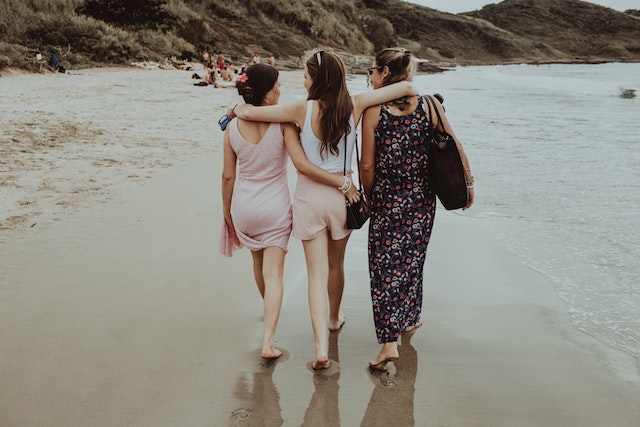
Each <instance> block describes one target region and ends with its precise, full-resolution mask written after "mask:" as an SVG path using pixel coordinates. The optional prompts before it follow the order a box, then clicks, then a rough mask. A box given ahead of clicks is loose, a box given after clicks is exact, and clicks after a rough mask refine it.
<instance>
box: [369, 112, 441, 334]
mask: <svg viewBox="0 0 640 427" xmlns="http://www.w3.org/2000/svg"><path fill="white" fill-rule="evenodd" d="M428 132H429V119H428V117H427V115H426V114H425V111H424V108H423V105H422V103H420V104H419V105H418V107H417V108H416V110H415V111H414V112H413V113H411V114H408V115H406V116H394V115H393V114H391V113H390V112H389V111H387V109H386V107H384V106H382V107H381V110H380V120H379V121H378V126H377V127H376V131H375V139H376V159H375V168H376V169H375V179H374V184H373V190H372V194H371V218H370V222H369V244H368V249H369V274H370V278H371V300H372V305H373V317H374V323H375V329H376V335H377V337H378V342H379V343H385V342H394V341H397V340H398V337H399V336H400V334H401V333H402V331H403V330H404V329H406V328H407V327H410V326H413V325H415V324H416V323H417V322H418V321H419V320H420V316H421V313H422V279H423V269H424V261H425V257H426V253H427V246H428V244H429V239H430V237H431V228H432V226H433V219H434V215H435V206H436V204H435V195H434V193H433V191H431V189H430V188H429V182H428V179H427V168H428V163H427V160H428V156H427V145H426V140H427V137H428Z"/></svg>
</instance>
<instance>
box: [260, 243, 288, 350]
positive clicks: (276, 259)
mask: <svg viewBox="0 0 640 427" xmlns="http://www.w3.org/2000/svg"><path fill="white" fill-rule="evenodd" d="M284 256H285V252H284V250H283V249H282V248H279V247H277V246H272V247H269V248H266V249H264V250H263V261H262V277H263V278H264V337H263V339H262V357H264V358H265V359H274V358H277V357H280V356H282V352H281V351H280V350H278V349H277V348H275V347H274V346H273V338H274V336H275V333H276V327H277V326H278V319H279V318H280V308H281V307H282V294H283V283H282V276H283V271H284Z"/></svg>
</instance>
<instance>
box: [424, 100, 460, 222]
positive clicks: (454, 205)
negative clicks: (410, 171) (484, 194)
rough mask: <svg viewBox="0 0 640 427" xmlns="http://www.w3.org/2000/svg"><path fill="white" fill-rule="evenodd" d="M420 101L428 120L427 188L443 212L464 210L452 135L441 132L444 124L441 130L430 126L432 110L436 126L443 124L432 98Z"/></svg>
mask: <svg viewBox="0 0 640 427" xmlns="http://www.w3.org/2000/svg"><path fill="white" fill-rule="evenodd" d="M424 99H425V100H426V103H427V108H428V109H429V117H430V118H429V122H430V128H429V140H428V141H427V155H428V156H429V163H428V173H427V174H428V178H429V185H430V186H431V188H432V189H433V191H434V192H435V193H436V196H438V199H440V203H442V206H444V208H445V209H447V210H453V209H460V208H464V207H465V206H467V203H468V200H469V194H468V192H467V181H466V179H465V177H464V166H463V165H462V159H461V158H460V151H458V146H457V145H456V141H455V140H454V139H453V136H451V135H450V134H449V133H448V132H447V131H446V130H444V124H442V130H441V131H440V130H438V129H437V128H436V127H435V126H433V120H432V118H433V115H432V114H431V108H432V107H433V109H434V110H435V115H436V116H437V117H438V124H439V125H440V124H441V123H443V122H442V119H441V118H440V112H439V111H438V108H437V107H436V105H435V102H434V101H433V97H432V96H431V95H427V96H425V97H424Z"/></svg>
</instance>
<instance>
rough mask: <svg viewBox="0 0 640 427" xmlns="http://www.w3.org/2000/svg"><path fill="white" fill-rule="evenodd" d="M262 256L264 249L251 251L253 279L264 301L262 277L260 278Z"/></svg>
mask: <svg viewBox="0 0 640 427" xmlns="http://www.w3.org/2000/svg"><path fill="white" fill-rule="evenodd" d="M263 256H264V249H262V250H259V251H251V257H252V258H253V277H254V278H255V280H256V285H258V291H259V292H260V296H261V297H262V298H263V299H264V277H263V276H262V258H263Z"/></svg>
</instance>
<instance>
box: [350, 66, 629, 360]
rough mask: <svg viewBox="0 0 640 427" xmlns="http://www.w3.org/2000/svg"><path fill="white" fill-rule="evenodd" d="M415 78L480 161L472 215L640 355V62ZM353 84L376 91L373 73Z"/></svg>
mask: <svg viewBox="0 0 640 427" xmlns="http://www.w3.org/2000/svg"><path fill="white" fill-rule="evenodd" d="M415 82H416V84H417V85H418V87H419V88H421V89H423V90H424V93H434V92H437V93H440V94H442V95H443V96H444V99H445V101H444V105H445V107H446V108H447V117H448V118H449V120H450V121H451V122H452V125H453V126H454V129H455V130H456V133H457V134H458V136H459V137H460V139H461V140H462V141H463V143H464V146H465V150H466V151H467V154H468V155H469V157H470V159H471V162H472V169H473V173H474V175H475V178H476V183H477V184H476V187H477V188H478V189H477V200H476V203H475V205H474V207H473V208H472V210H471V211H469V215H473V216H475V217H478V218H480V219H484V220H486V222H487V224H488V226H489V227H491V229H492V231H495V235H496V236H497V238H498V239H499V241H500V242H501V243H502V244H503V246H505V247H506V248H507V249H508V250H509V251H511V252H512V253H514V254H515V255H516V256H518V257H520V258H521V259H522V260H523V262H524V263H526V264H527V265H529V266H530V267H532V268H534V269H536V270H538V271H540V272H541V273H543V274H544V275H546V276H547V277H549V278H550V279H551V281H552V282H553V284H554V286H555V287H556V288H557V292H558V294H559V295H560V297H561V298H562V299H563V300H564V302H565V303H566V306H567V309H568V311H569V313H570V315H571V319H572V322H573V325H574V326H575V327H576V328H578V329H580V330H582V331H583V332H585V333H588V334H589V335H591V336H594V337H595V338H596V339H598V340H599V341H601V342H603V343H604V344H606V345H608V346H610V347H613V348H616V349H620V350H623V351H625V352H626V353H628V354H631V355H633V356H634V357H636V358H638V357H640V265H639V264H640V232H639V231H638V229H639V226H640V64H617V63H613V64H600V65H543V66H530V65H512V66H491V67H464V68H458V69H456V70H455V71H450V72H446V73H441V74H437V75H420V76H418V77H417V78H416V80H415ZM349 87H350V89H352V90H353V91H354V92H358V91H361V90H366V85H365V84H364V78H358V79H354V80H353V81H350V82H349ZM623 89H636V90H638V92H637V95H638V97H637V98H633V99H623V98H621V97H620V96H619V95H620V94H621V91H622V90H623Z"/></svg>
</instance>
